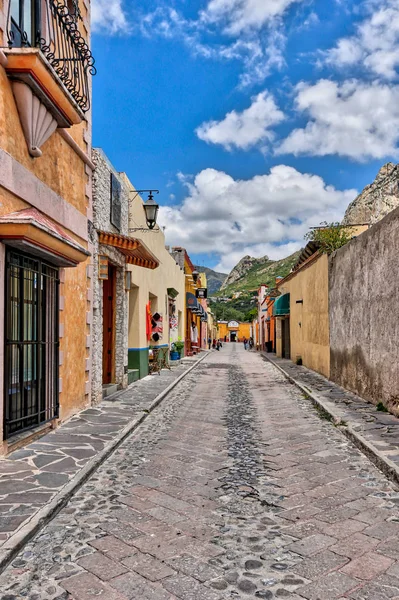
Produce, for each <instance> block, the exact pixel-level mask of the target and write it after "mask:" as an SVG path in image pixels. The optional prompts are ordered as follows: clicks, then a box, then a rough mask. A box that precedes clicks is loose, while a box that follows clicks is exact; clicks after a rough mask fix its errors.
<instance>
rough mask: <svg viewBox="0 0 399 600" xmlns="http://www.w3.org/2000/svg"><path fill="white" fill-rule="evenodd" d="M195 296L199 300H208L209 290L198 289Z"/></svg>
mask: <svg viewBox="0 0 399 600" xmlns="http://www.w3.org/2000/svg"><path fill="white" fill-rule="evenodd" d="M195 295H196V297H197V298H202V299H204V300H205V299H206V298H208V290H207V288H198V289H197V291H196V294H195Z"/></svg>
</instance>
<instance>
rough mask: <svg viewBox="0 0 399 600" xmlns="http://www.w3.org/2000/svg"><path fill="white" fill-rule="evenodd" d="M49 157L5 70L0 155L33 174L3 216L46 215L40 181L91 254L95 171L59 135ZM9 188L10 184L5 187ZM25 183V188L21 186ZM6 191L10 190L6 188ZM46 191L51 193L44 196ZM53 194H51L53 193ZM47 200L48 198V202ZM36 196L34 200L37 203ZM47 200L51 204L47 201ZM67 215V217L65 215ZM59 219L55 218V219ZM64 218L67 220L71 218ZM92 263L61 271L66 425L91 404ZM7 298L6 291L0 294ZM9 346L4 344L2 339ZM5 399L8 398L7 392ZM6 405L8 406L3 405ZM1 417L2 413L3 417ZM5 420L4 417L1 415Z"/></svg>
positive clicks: (83, 141) (87, 133) (85, 138)
mask: <svg viewBox="0 0 399 600" xmlns="http://www.w3.org/2000/svg"><path fill="white" fill-rule="evenodd" d="M79 5H80V9H81V12H82V15H83V19H84V23H83V24H81V26H80V27H81V31H82V33H83V34H85V33H86V34H87V35H88V33H87V32H88V29H89V27H88V19H89V14H88V8H87V7H88V6H89V4H88V3H87V4H86V3H85V2H84V1H83V0H81V1H80V2H79ZM6 8H7V3H4V2H3V3H0V27H1V25H2V24H4V23H5V10H6ZM0 45H2V46H6V42H5V36H4V32H3V31H1V30H0ZM86 118H87V120H86V121H83V122H82V123H81V124H80V125H75V126H73V127H72V128H71V129H69V130H68V133H69V134H70V135H71V136H72V137H73V139H74V140H75V141H76V143H77V144H78V145H79V146H80V148H82V150H83V151H84V152H85V153H87V154H88V155H89V156H90V154H91V122H90V121H91V114H90V112H89V113H87V114H86ZM41 149H42V151H43V156H42V157H40V158H36V159H34V158H32V157H31V156H30V155H29V153H28V150H27V145H26V141H25V137H24V135H23V131H22V126H21V123H20V118H19V115H18V112H17V108H16V104H15V100H14V96H13V93H12V89H11V85H10V81H9V79H8V77H7V75H6V73H5V70H4V68H3V67H2V66H0V150H2V151H4V152H5V153H8V154H9V155H10V157H12V158H11V159H10V160H11V163H12V164H13V165H15V166H16V167H17V166H18V165H22V166H23V167H24V168H25V169H27V176H26V178H25V180H24V182H22V183H24V186H23V187H24V196H23V198H24V200H22V199H21V198H19V197H17V196H15V195H14V194H13V193H12V192H11V191H10V188H7V187H4V186H3V187H2V186H1V185H0V215H4V214H7V213H9V212H13V211H17V210H21V209H23V208H27V207H29V206H30V203H29V200H30V199H31V201H32V204H33V203H34V205H35V206H36V207H37V208H39V210H42V212H44V213H45V214H47V213H46V206H48V205H49V204H48V203H47V205H46V203H45V202H44V204H43V206H41V205H40V204H39V205H38V197H37V195H36V194H35V188H34V186H33V185H32V183H33V181H34V180H33V178H30V174H32V175H33V176H34V177H37V178H38V179H39V180H40V181H41V182H43V184H45V186H47V188H46V189H48V191H49V193H48V194H47V196H46V198H47V200H48V199H49V198H50V199H51V193H52V192H55V193H56V194H58V195H59V196H60V198H61V199H60V203H61V204H60V205H61V206H62V205H63V203H64V204H65V203H66V204H67V205H68V206H70V207H73V208H74V210H75V212H73V211H72V212H68V218H67V220H68V223H69V224H70V227H68V228H66V227H65V223H62V222H61V220H62V219H61V217H60V224H61V225H62V226H63V227H64V228H65V229H67V231H68V232H69V233H70V234H72V236H74V237H75V239H78V240H79V242H80V244H81V245H82V246H84V247H85V248H88V249H89V251H90V247H89V246H88V243H87V241H86V240H87V235H86V232H87V217H88V216H90V215H91V171H90V169H89V167H88V166H87V165H85V163H84V162H83V160H82V159H81V158H80V157H79V156H78V155H77V154H76V153H75V151H74V150H73V149H72V148H71V147H70V146H69V145H68V144H67V143H66V141H65V140H64V139H63V138H62V137H61V136H60V135H59V133H58V132H57V131H56V132H55V133H54V134H53V135H52V136H51V137H50V139H49V140H48V141H47V142H46V143H45V144H44V145H43V146H42V148H41ZM3 183H4V181H3ZM19 183H21V182H19ZM5 185H6V184H5ZM44 191H46V190H44ZM50 192H51V193H50ZM44 195H45V194H43V198H44ZM33 196H34V197H33ZM47 200H46V201H47ZM60 213H61V211H60ZM74 214H76V215H81V217H82V219H83V226H82V219H80V220H79V231H80V232H81V233H82V235H83V231H84V232H85V235H86V237H85V238H79V237H77V236H76V232H75V231H74V223H73V220H72V219H71V216H72V218H73V215H74ZM50 216H52V217H53V218H54V215H50ZM62 218H63V219H64V221H65V220H66V217H65V214H63V216H62ZM90 265H91V260H90V259H88V260H87V261H86V263H84V264H81V265H80V266H78V267H76V268H70V269H65V270H61V279H62V282H61V285H60V315H59V319H60V363H61V364H60V371H59V376H60V390H61V391H60V407H61V418H62V419H65V418H67V417H68V416H70V415H71V414H72V413H74V412H76V411H77V410H78V409H79V408H81V407H83V406H85V405H87V404H88V403H89V402H90V395H89V387H90V386H89V385H88V380H89V379H90V358H89V348H88V344H89V339H90V338H89V337H88V336H89V335H90V311H91V303H90V297H91V293H90V287H91V281H90V270H91V267H90ZM0 293H1V294H2V293H3V290H2V289H1V290H0ZM0 344H1V345H3V339H0ZM0 392H1V396H2V391H1V390H0ZM1 404H2V403H1ZM0 412H1V411H0ZM0 418H1V415H0Z"/></svg>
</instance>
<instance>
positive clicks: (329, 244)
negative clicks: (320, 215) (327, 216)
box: [305, 222, 353, 254]
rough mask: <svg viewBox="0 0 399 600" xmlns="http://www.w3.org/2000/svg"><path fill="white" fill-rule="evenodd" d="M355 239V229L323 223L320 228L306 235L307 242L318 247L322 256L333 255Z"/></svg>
mask: <svg viewBox="0 0 399 600" xmlns="http://www.w3.org/2000/svg"><path fill="white" fill-rule="evenodd" d="M352 238H353V228H352V227H348V226H347V225H341V224H340V223H326V222H324V223H321V224H320V227H316V228H315V229H312V230H311V231H309V233H307V234H306V235H305V240H306V241H307V242H314V243H316V244H317V245H318V247H319V251H320V252H321V253H322V254H331V253H332V252H334V251H335V250H338V248H342V246H345V244H347V243H348V242H350V241H351V239H352Z"/></svg>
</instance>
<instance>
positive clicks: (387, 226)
mask: <svg viewBox="0 0 399 600" xmlns="http://www.w3.org/2000/svg"><path fill="white" fill-rule="evenodd" d="M398 272H399V209H396V210H394V211H393V212H391V213H390V214H389V215H387V216H386V217H385V218H384V219H383V220H382V221H380V222H379V223H377V224H376V225H374V226H373V227H372V228H370V229H369V230H368V231H366V232H365V233H362V234H361V235H360V236H358V237H357V238H355V239H353V240H352V241H351V242H350V243H349V244H347V245H346V246H344V247H343V248H341V249H340V250H338V251H337V252H336V253H334V254H333V255H331V257H330V258H329V313H330V347H331V355H330V360H331V369H330V378H331V379H332V381H334V382H336V383H338V384H339V385H341V386H343V387H345V388H347V389H349V390H351V391H353V392H355V393H357V394H359V395H360V396H362V397H363V398H365V399H367V400H370V401H371V402H373V403H374V404H378V403H379V402H383V403H384V404H385V405H386V406H387V407H389V409H390V410H391V411H392V412H394V413H395V414H397V415H399V369H398V364H399V303H398V298H399V278H398Z"/></svg>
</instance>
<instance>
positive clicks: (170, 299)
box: [125, 176, 187, 381]
mask: <svg viewBox="0 0 399 600" xmlns="http://www.w3.org/2000/svg"><path fill="white" fill-rule="evenodd" d="M125 182H126V185H128V187H129V189H130V203H129V235H130V236H132V237H134V238H136V239H138V240H142V241H143V242H144V243H145V246H146V247H147V248H148V249H149V250H150V251H151V252H152V253H153V255H154V256H155V257H156V259H157V261H158V263H159V266H158V268H156V269H154V270H149V269H143V268H141V267H140V266H134V265H129V271H130V272H131V288H130V292H129V317H128V347H129V349H128V366H129V371H130V372H131V381H132V380H134V374H133V371H135V372H136V375H137V377H140V378H141V377H144V376H145V375H147V374H148V364H149V361H148V355H149V348H150V346H151V347H161V348H165V352H166V353H168V349H169V348H170V345H171V343H172V342H174V341H177V340H178V339H179V338H180V339H183V340H184V337H185V332H186V298H185V294H186V286H187V278H186V276H185V273H184V270H183V269H182V268H181V267H180V266H179V265H178V264H176V261H175V259H174V258H173V256H172V255H171V254H170V252H169V250H168V249H167V248H166V247H165V235H164V233H163V231H162V229H161V228H160V227H159V226H157V227H156V228H155V229H153V230H149V229H148V228H147V226H146V218H145V213H144V208H143V200H142V198H141V197H140V195H139V194H138V193H137V192H136V190H135V188H134V186H133V185H132V184H131V183H130V181H129V180H128V178H127V177H126V176H125ZM147 307H149V308H150V311H151V314H152V315H155V314H156V315H159V317H160V318H159V319H158V320H157V322H156V326H155V327H154V332H152V331H150V332H148V331H147V309H148V308H147ZM148 334H149V335H148ZM155 334H156V335H155Z"/></svg>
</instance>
